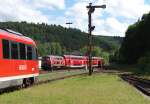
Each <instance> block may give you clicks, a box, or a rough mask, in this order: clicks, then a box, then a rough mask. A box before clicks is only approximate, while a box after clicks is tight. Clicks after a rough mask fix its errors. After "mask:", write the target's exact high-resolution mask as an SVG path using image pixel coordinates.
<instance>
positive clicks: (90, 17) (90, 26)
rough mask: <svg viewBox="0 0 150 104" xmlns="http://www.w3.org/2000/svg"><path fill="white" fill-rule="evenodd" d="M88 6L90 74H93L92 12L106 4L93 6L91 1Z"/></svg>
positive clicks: (93, 27)
mask: <svg viewBox="0 0 150 104" xmlns="http://www.w3.org/2000/svg"><path fill="white" fill-rule="evenodd" d="M86 8H87V9H88V10H89V11H88V22H89V23H88V32H89V36H88V46H89V50H88V57H89V58H88V59H89V60H88V61H89V66H88V68H89V75H92V72H93V69H92V31H93V30H94V29H95V26H92V13H94V11H95V9H96V8H103V9H105V8H106V5H95V6H93V5H92V3H89V5H88V6H86Z"/></svg>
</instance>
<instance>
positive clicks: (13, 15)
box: [0, 0, 65, 23]
mask: <svg viewBox="0 0 150 104" xmlns="http://www.w3.org/2000/svg"><path fill="white" fill-rule="evenodd" d="M0 3H1V6H0V21H27V22H34V23H37V22H39V23H42V22H44V23H49V22H50V21H49V18H51V17H52V16H51V15H49V14H45V13H43V12H42V9H47V10H53V9H54V8H58V9H65V3H64V0H38V1H37V0H0ZM53 19H55V18H53Z"/></svg>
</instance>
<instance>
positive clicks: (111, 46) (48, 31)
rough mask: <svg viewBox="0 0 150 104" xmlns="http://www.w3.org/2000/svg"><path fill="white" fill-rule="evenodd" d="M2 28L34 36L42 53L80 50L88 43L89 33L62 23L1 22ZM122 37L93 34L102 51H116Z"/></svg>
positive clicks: (0, 26)
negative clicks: (65, 26) (66, 26)
mask: <svg viewBox="0 0 150 104" xmlns="http://www.w3.org/2000/svg"><path fill="white" fill-rule="evenodd" d="M0 28H8V29H12V30H15V31H18V32H20V33H23V34H24V35H25V36H28V37H31V38H33V39H34V40H35V41H36V43H37V46H38V50H39V53H40V55H46V54H50V53H51V54H67V53H68V52H73V51H78V52H79V50H80V49H81V48H83V47H86V46H87V43H88V34H87V33H84V32H82V31H80V30H79V29H73V28H69V29H68V28H64V27H62V26H60V25H58V26H56V25H48V24H44V23H42V24H34V23H27V22H0ZM122 39H123V38H120V37H106V36H93V45H94V46H96V47H99V48H101V49H102V51H106V52H114V51H115V50H116V49H118V48H119V47H120V44H121V42H122ZM43 50H44V51H43Z"/></svg>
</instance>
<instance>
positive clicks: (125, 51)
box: [119, 13, 150, 64]
mask: <svg viewBox="0 0 150 104" xmlns="http://www.w3.org/2000/svg"><path fill="white" fill-rule="evenodd" d="M149 51H150V13H149V14H144V15H143V17H142V18H141V19H140V20H138V21H137V22H136V23H135V24H133V25H131V26H129V27H128V29H127V31H126V37H125V38H124V40H123V43H122V45H121V48H120V50H119V59H120V61H122V62H123V63H128V64H135V63H137V61H138V59H139V58H141V57H143V56H145V54H146V53H147V52H149Z"/></svg>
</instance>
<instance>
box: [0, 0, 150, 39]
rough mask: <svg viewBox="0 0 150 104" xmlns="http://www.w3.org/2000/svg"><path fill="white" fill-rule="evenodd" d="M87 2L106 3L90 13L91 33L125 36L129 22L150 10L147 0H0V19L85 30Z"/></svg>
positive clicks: (149, 1) (94, 3)
mask: <svg viewBox="0 0 150 104" xmlns="http://www.w3.org/2000/svg"><path fill="white" fill-rule="evenodd" d="M89 2H92V3H93V5H103V4H106V6H107V7H106V9H102V8H99V9H96V10H95V12H94V13H93V14H92V20H93V22H92V24H93V25H94V26H96V27H95V30H94V31H93V34H94V35H105V36H125V31H126V30H127V28H128V26H129V25H131V24H133V23H135V22H136V21H138V19H140V18H141V17H142V15H143V14H144V13H148V12H149V11H150V0H0V4H1V5H0V22H5V21H27V22H33V23H42V22H44V23H47V24H57V25H62V26H64V27H68V25H66V22H72V23H73V24H72V25H70V27H72V28H78V29H81V30H82V31H84V32H88V15H87V12H88V10H87V9H86V6H87V5H88V3H89Z"/></svg>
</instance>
